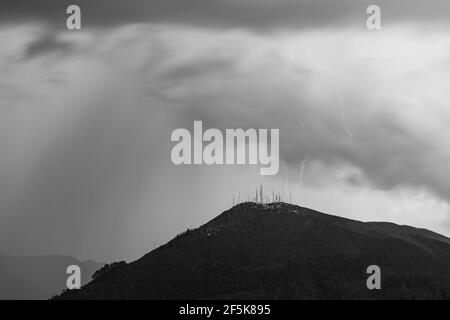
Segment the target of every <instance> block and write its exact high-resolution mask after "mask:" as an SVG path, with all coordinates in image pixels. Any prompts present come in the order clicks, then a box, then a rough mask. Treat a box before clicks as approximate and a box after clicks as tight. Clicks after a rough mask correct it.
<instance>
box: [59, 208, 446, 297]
mask: <svg viewBox="0 0 450 320" xmlns="http://www.w3.org/2000/svg"><path fill="white" fill-rule="evenodd" d="M449 241H450V240H449V239H448V238H446V237H444V236H441V235H438V234H436V233H433V232H431V231H428V230H423V229H416V228H412V227H405V226H397V225H395V224H389V223H373V222H371V223H364V222H360V221H355V220H350V219H345V218H342V217H337V216H332V215H328V214H324V213H320V212H318V211H314V210H311V209H308V208H304V207H300V206H296V205H293V204H288V203H284V202H272V203H257V202H244V203H240V204H237V205H235V206H233V207H232V208H230V209H228V210H226V211H225V212H223V213H222V214H220V215H219V216H217V217H216V218H214V219H212V220H211V221H209V222H208V223H206V224H204V225H202V226H201V227H199V228H197V229H194V230H187V231H186V232H184V233H182V234H180V235H178V236H177V237H176V238H174V239H173V240H171V241H170V242H168V243H167V244H166V245H163V246H161V247H159V248H158V249H156V250H153V251H151V252H150V253H148V254H146V255H145V256H143V257H142V258H141V259H139V260H137V261H135V262H132V263H129V264H123V265H120V266H118V267H116V268H112V269H111V270H106V271H105V272H103V273H102V274H101V275H100V276H98V277H96V278H95V279H94V280H93V281H92V282H91V283H89V284H87V285H86V286H84V287H83V288H82V289H81V290H76V291H70V292H65V293H64V294H62V295H61V296H59V297H58V298H63V299H91V298H94V299H99V298H108V299H110V298H111V299H122V298H138V299H145V298H148V299H210V298H213V299H220V298H245V299H252V298H263V299H278V298H288V299H303V298H306V299H308V298H313V299H317V298H393V297H402V298H411V297H412V296H411V295H409V294H410V293H411V292H412V293H413V294H415V295H417V297H422V298H423V297H428V296H433V297H436V298H440V297H450V276H447V275H450V242H449ZM373 264H375V265H378V266H380V268H381V269H382V270H385V272H386V273H385V278H384V279H385V280H384V281H388V282H389V283H390V284H389V285H387V286H386V287H385V289H384V290H383V291H378V292H373V291H369V290H367V288H366V286H365V279H366V278H365V271H366V268H367V267H368V266H370V265H373ZM424 270H425V271H424ZM406 271H407V272H406ZM406 273H408V274H409V276H408V277H406V276H405V274H406ZM437 278H440V279H441V281H440V282H436V281H435V279H437ZM411 279H420V280H411ZM405 286H406V288H409V289H410V290H409V291H408V290H407V291H405V290H404V287H405Z"/></svg>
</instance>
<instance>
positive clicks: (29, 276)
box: [0, 255, 103, 300]
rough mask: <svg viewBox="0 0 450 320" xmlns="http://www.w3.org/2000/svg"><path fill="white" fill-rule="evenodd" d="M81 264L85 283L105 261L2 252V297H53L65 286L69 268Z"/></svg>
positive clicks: (0, 269) (0, 270)
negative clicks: (9, 254)
mask: <svg viewBox="0 0 450 320" xmlns="http://www.w3.org/2000/svg"><path fill="white" fill-rule="evenodd" d="M70 265H78V266H79V267H80V269H81V282H82V284H86V283H87V282H89V281H90V280H91V276H92V274H93V273H94V272H95V270H97V269H99V268H100V267H101V266H102V265H103V264H101V263H98V262H94V261H90V260H89V261H79V260H77V259H75V258H73V257H69V256H61V255H49V256H5V255H0V300H17V299H33V300H34V299H50V298H51V297H52V296H53V295H54V294H55V293H58V292H61V290H63V289H64V288H65V287H66V280H67V278H68V277H69V275H68V274H66V269H67V267H68V266H70Z"/></svg>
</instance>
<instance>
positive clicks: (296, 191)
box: [295, 153, 309, 206]
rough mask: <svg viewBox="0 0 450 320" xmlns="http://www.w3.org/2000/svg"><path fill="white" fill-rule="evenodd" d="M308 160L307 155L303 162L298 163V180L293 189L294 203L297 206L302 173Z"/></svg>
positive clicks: (301, 184)
mask: <svg viewBox="0 0 450 320" xmlns="http://www.w3.org/2000/svg"><path fill="white" fill-rule="evenodd" d="M308 159H309V153H308V154H307V155H306V157H305V159H303V161H302V162H301V163H300V173H299V180H298V184H297V186H296V188H295V201H296V203H297V205H298V206H299V205H300V201H299V199H298V193H299V192H300V190H301V188H302V186H303V173H304V172H305V166H306V162H307V161H308Z"/></svg>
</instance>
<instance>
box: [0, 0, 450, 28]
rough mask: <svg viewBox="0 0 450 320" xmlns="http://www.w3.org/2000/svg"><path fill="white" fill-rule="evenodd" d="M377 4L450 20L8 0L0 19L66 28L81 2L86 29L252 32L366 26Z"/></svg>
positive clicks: (214, 1) (261, 0) (278, 0)
mask: <svg viewBox="0 0 450 320" xmlns="http://www.w3.org/2000/svg"><path fill="white" fill-rule="evenodd" d="M374 3H376V4H377V5H380V6H381V8H382V17H383V19H384V20H383V21H384V23H390V22H394V23H395V22H402V21H409V22H415V23H417V22H418V21H420V20H425V21H427V22H431V21H432V22H434V23H447V22H448V21H449V19H448V18H449V17H450V3H449V2H448V1H446V0H428V1H422V0H395V1H391V0H379V1H375V2H374V1H371V0H370V1H369V0H361V1H359V0H340V1H336V0H314V1H313V0H191V1H179V0H129V1H117V0H97V1H89V0H78V1H75V2H74V1H69V0H63V1H60V0H45V1H31V0H8V1H2V2H1V3H0V19H1V20H2V21H4V22H9V23H16V22H23V21H40V22H44V23H49V24H52V25H54V26H61V28H65V19H66V14H65V12H66V8H67V6H68V5H71V4H78V5H79V6H80V7H81V8H82V18H83V26H84V28H89V27H101V26H115V25H122V24H127V23H139V22H149V23H169V24H190V25H200V26H206V27H214V28H248V29H252V30H276V29H297V28H310V27H314V28H317V27H336V26H345V25H358V26H360V27H365V19H366V8H367V7H368V6H369V5H371V4H374Z"/></svg>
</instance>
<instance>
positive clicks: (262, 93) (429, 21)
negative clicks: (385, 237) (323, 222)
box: [0, 0, 450, 261]
mask: <svg viewBox="0 0 450 320" xmlns="http://www.w3.org/2000/svg"><path fill="white" fill-rule="evenodd" d="M69 4H72V2H69V1H59V0H58V1H56V0H53V1H49V0H46V1H23V0H15V1H2V2H1V3H0V42H1V43H2V45H1V46H0V74H1V77H0V115H1V116H0V253H6V254H45V253H61V254H69V255H74V256H75V257H78V258H92V259H96V260H100V261H111V260H122V259H125V260H132V259H136V258H138V257H140V256H142V255H143V254H145V253H146V252H148V251H149V250H151V249H153V247H154V245H155V244H156V245H161V244H163V243H164V242H166V241H167V240H169V239H171V238H172V237H173V236H175V235H176V234H177V233H179V232H181V231H183V230H185V229H186V228H188V227H197V226H199V225H200V224H202V223H204V222H207V221H208V220H210V219H211V218H213V217H214V216H216V215H218V214H219V213H220V212H222V211H223V210H225V209H226V208H227V207H229V205H230V204H231V202H232V198H233V195H235V196H237V195H238V194H239V193H240V194H241V197H243V198H244V197H245V196H246V195H247V194H253V193H254V189H255V188H256V187H257V186H258V185H259V184H261V183H262V184H264V187H265V188H266V190H267V191H268V193H270V194H271V193H272V189H274V190H276V191H277V190H278V191H281V192H286V193H289V192H291V193H292V195H293V198H294V199H295V200H293V201H299V203H300V204H301V205H302V206H307V207H310V208H313V209H316V210H319V211H323V212H326V213H331V214H336V215H340V216H344V217H350V218H354V219H358V220H363V221H369V220H370V221H373V220H382V221H392V222H396V223H399V224H409V225H413V226H417V227H425V228H429V229H431V230H433V231H437V232H440V233H443V234H444V235H447V236H450V220H449V218H450V208H449V201H450V180H449V179H448V177H449V176H450V166H449V165H448V161H449V159H450V143H449V142H448V137H449V135H450V126H449V125H448V123H449V121H450V109H449V106H448V101H449V100H450V99H449V98H450V91H449V90H448V84H449V83H450V33H449V27H450V25H449V24H450V3H449V2H448V1H446V0H441V1H437V0H434V1H419V0H410V1H406V0H404V1H399V0H396V1H377V2H373V1H356V0H354V1H350V0H341V1H335V0H324V1H318V0H314V1H313V0H276V1H269V0H208V1H207V0H192V1H175V0H158V1H144V0H131V1H110V0H108V1H106V0H99V1H85V0H83V1H77V4H79V5H80V7H81V10H82V30H81V31H68V30H66V29H65V19H66V17H67V15H66V13H65V11H66V8H67V6H68V5H69ZM370 4H378V5H380V7H381V17H382V29H381V30H379V31H369V30H368V29H367V28H366V18H367V14H366V8H367V6H368V5H370ZM194 120H202V121H203V126H204V127H205V128H219V129H225V128H239V127H242V128H279V129H280V156H281V159H280V160H281V162H282V165H281V167H280V171H279V173H278V175H276V176H270V177H269V176H265V177H262V176H260V175H259V167H257V166H212V167H208V166H195V167H193V166H178V167H177V166H175V165H173V164H172V162H171V160H170V152H171V148H172V146H173V144H172V143H171V142H170V135H171V133H172V131H173V130H175V129H177V128H187V129H189V130H192V129H193V121H194ZM302 168H303V169H302ZM300 180H301V181H300ZM300 182H301V186H300V185H299V184H300Z"/></svg>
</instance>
